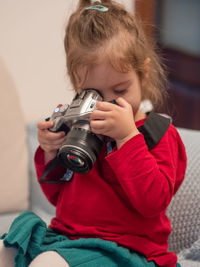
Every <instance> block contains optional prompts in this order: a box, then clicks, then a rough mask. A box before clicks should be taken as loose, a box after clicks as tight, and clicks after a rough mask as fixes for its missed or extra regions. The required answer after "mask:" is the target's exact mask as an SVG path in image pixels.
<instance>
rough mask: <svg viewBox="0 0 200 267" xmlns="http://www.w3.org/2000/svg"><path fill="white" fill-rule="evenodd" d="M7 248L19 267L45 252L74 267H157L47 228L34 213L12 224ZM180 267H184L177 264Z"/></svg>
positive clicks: (95, 241) (127, 253)
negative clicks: (56, 255)
mask: <svg viewBox="0 0 200 267" xmlns="http://www.w3.org/2000/svg"><path fill="white" fill-rule="evenodd" d="M0 238H1V239H3V242H4V246H5V247H13V248H16V249H17V254H16V257H15V267H27V266H28V265H29V264H30V262H31V261H32V260H33V259H34V258H35V257H36V256H38V255H39V254H40V253H42V252H46V251H56V252H57V253H59V254H60V255H61V256H62V257H63V258H64V259H65V260H66V261H67V262H68V263H69V265H70V267H75V266H79V267H86V266H87V267H106V266H108V267H124V266H126V267H156V266H158V265H157V264H156V263H155V262H154V261H150V262H148V261H147V260H146V258H145V257H144V256H143V255H141V254H138V253H136V252H130V251H129V250H128V249H126V248H123V247H120V246H118V245H117V244H116V243H115V242H111V241H107V240H102V239H99V238H80V239H76V240H71V239H69V238H68V237H66V236H64V235H61V234H58V233H56V232H55V231H53V230H52V229H49V228H47V226H46V223H45V222H44V221H43V220H42V219H41V218H39V217H38V216H37V215H36V214H34V213H33V212H31V211H24V212H23V213H21V214H20V215H19V216H18V217H17V218H16V219H15V220H14V221H13V223H12V225H11V227H10V229H9V232H8V233H7V234H4V235H3V236H1V237H0ZM177 266H180V265H178V264H177Z"/></svg>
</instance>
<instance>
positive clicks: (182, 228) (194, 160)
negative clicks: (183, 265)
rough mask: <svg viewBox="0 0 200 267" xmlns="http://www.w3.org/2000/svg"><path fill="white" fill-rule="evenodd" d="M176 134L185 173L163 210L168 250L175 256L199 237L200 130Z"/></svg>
mask: <svg viewBox="0 0 200 267" xmlns="http://www.w3.org/2000/svg"><path fill="white" fill-rule="evenodd" d="M178 131H179V134H180V136H181V138H182V141H183V143H184V144H185V148H186V153H187V170H186V176H185V179H184V181H183V183H182V185H181V186H180V188H179V190H178V192H177V193H176V194H175V196H174V198H173V199H172V201H171V203H170V205H169V207H168V210H167V214H168V216H169V218H170V221H171V225H172V233H171V235H170V237H169V250H170V251H173V252H175V253H178V252H180V251H181V250H183V249H186V248H190V247H191V246H192V244H193V243H194V242H195V241H197V240H198V238H199V234H200V180H199V179H200V164H199V163H200V131H197V130H188V129H178Z"/></svg>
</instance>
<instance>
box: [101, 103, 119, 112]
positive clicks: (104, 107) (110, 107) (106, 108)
mask: <svg viewBox="0 0 200 267" xmlns="http://www.w3.org/2000/svg"><path fill="white" fill-rule="evenodd" d="M113 106H114V107H113ZM96 107H97V109H98V110H101V111H111V110H113V108H118V106H117V105H114V104H112V103H109V102H106V101H99V102H97V104H96Z"/></svg>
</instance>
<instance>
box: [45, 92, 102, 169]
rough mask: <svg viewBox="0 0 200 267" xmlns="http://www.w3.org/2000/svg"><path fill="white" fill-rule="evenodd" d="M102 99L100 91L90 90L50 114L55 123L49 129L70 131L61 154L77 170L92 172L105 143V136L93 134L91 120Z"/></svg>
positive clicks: (70, 167)
mask: <svg viewBox="0 0 200 267" xmlns="http://www.w3.org/2000/svg"><path fill="white" fill-rule="evenodd" d="M102 100H103V98H102V96H101V95H100V94H99V93H98V92H97V91H96V90H94V89H86V90H83V91H82V92H81V93H80V94H76V96H75V97H74V99H73V100H72V103H71V104H70V105H67V104H65V105H63V106H58V107H57V108H56V109H55V110H54V112H53V114H52V116H51V117H50V120H52V121H53V122H54V125H53V127H52V128H50V129H49V130H50V131H51V132H59V131H64V132H65V133H66V134H67V137H66V139H65V141H64V142H63V144H62V146H61V147H60V149H59V151H58V153H57V157H58V159H59V160H60V161H61V163H62V164H63V165H64V166H66V167H67V168H69V169H71V170H72V171H74V172H77V173H87V172H89V171H90V170H91V168H92V166H93V164H94V163H95V161H96V158H97V156H98V154H99V153H100V151H101V148H102V146H103V141H104V137H103V136H102V135H96V134H94V133H92V132H91V130H90V123H89V118H90V114H91V113H92V112H93V111H94V110H95V109H96V103H97V101H102Z"/></svg>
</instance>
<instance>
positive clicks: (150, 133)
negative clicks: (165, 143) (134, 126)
mask: <svg viewBox="0 0 200 267" xmlns="http://www.w3.org/2000/svg"><path fill="white" fill-rule="evenodd" d="M147 115H148V116H147V119H146V121H145V122H144V124H143V125H141V126H140V127H138V130H139V132H141V133H142V134H143V136H144V140H145V142H146V145H147V146H148V149H149V150H151V149H152V148H153V147H155V146H156V145H157V144H158V143H159V142H160V140H161V139H162V137H163V136H164V134H165V133H166V131H167V129H168V128H169V125H170V123H171V118H170V117H166V116H164V115H161V114H158V113H154V112H150V113H147Z"/></svg>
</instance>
